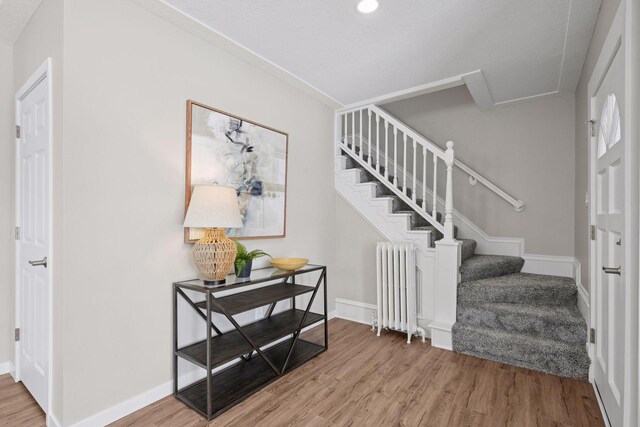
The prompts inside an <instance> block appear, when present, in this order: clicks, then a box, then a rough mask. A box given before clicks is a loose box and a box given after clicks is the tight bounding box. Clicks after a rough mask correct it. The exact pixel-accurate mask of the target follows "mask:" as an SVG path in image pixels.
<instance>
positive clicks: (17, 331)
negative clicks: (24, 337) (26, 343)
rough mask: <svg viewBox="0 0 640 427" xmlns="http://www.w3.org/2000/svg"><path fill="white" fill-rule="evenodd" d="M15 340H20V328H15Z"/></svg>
mask: <svg viewBox="0 0 640 427" xmlns="http://www.w3.org/2000/svg"><path fill="white" fill-rule="evenodd" d="M15 339H16V341H20V328H16V336H15Z"/></svg>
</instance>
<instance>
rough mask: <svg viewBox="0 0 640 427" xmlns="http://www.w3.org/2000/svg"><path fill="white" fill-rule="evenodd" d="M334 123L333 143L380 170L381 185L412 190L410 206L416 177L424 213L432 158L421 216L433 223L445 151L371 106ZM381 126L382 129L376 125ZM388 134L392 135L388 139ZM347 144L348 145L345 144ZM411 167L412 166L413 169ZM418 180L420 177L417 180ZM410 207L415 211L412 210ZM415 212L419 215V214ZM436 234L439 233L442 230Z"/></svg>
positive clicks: (472, 179)
mask: <svg viewBox="0 0 640 427" xmlns="http://www.w3.org/2000/svg"><path fill="white" fill-rule="evenodd" d="M338 119H339V120H338V123H339V128H340V130H339V135H338V138H337V140H338V141H339V142H340V143H346V144H343V145H350V146H351V147H350V149H351V151H352V152H358V154H357V155H358V157H359V158H360V159H361V160H363V159H364V158H367V160H366V163H367V164H368V165H369V166H371V165H374V166H375V169H376V171H379V170H380V168H381V167H383V168H384V174H382V175H383V176H384V178H385V181H384V182H385V184H386V183H387V182H389V180H388V177H390V176H393V177H394V180H393V182H391V183H392V184H393V185H394V186H395V187H399V188H401V190H402V192H403V193H404V194H408V192H407V189H410V190H412V197H410V198H411V199H412V201H414V202H415V200H413V199H414V198H417V197H418V194H417V193H416V191H414V190H416V188H415V187H416V176H417V177H418V181H417V183H418V184H420V185H421V186H422V204H421V207H422V210H424V211H425V212H426V211H427V208H426V206H427V200H426V193H427V185H425V184H427V169H428V166H427V157H428V155H427V153H430V154H431V155H432V156H433V166H430V167H432V170H433V179H432V180H431V182H430V183H428V184H430V185H428V188H431V189H433V190H434V191H433V192H432V196H433V200H432V201H431V207H432V210H431V211H430V212H428V213H429V217H426V216H425V218H426V219H427V220H428V221H429V222H431V223H433V222H432V221H433V219H434V218H436V215H437V213H436V198H437V191H436V190H437V184H438V174H437V173H438V161H439V160H442V161H443V162H445V164H446V161H445V160H444V159H445V154H446V151H443V150H442V149H440V147H438V146H437V145H435V144H434V143H433V142H431V141H429V140H428V139H427V138H425V137H424V136H422V135H420V134H419V133H417V132H416V131H414V130H413V129H411V128H410V127H409V126H407V125H405V124H404V123H402V122H401V121H400V120H398V119H396V118H395V117H393V116H392V115H390V114H389V113H387V112H386V111H384V110H383V109H381V108H380V107H377V106H375V105H367V106H363V107H359V108H354V109H351V110H345V111H339V112H338ZM381 122H382V125H381V124H380V123H381ZM363 126H364V127H363ZM381 130H382V131H383V133H384V139H383V141H380V131H381ZM389 133H392V136H391V138H390V137H389ZM398 134H400V135H398ZM349 141H350V142H351V143H349ZM389 144H392V145H393V148H392V149H391V148H390V147H389ZM408 144H409V145H408ZM398 145H400V155H401V156H400V158H398ZM407 150H409V156H411V152H413V158H412V160H411V161H410V164H409V165H408V167H407V164H406V163H407ZM347 151H348V150H347ZM416 151H417V153H418V156H416ZM419 154H422V171H416V167H417V165H416V161H417V163H418V164H420V160H419V157H420V155H419ZM372 155H373V158H372ZM382 155H384V159H383V163H382V164H380V162H379V157H381V156H382ZM390 156H393V157H391V159H390V158H389V157H390ZM411 163H413V165H412V164H411ZM389 164H391V165H392V170H393V175H391V170H390V169H389ZM453 165H454V166H456V167H457V168H459V169H460V170H461V171H463V172H464V173H466V174H467V175H468V177H469V183H470V184H471V185H475V184H476V183H478V182H479V183H481V184H482V185H484V186H485V187H486V188H488V189H489V190H491V191H492V192H493V193H495V194H496V195H498V196H499V197H500V198H502V199H503V200H504V201H506V202H507V203H509V204H510V205H511V206H513V208H514V210H515V211H516V212H522V211H523V210H524V206H525V205H524V202H523V201H522V200H520V199H517V198H515V197H513V196H511V195H509V194H508V193H507V192H506V191H504V190H502V189H501V188H500V187H498V186H497V185H495V184H494V183H492V182H491V181H489V180H488V179H487V178H485V177H484V176H482V175H480V174H479V173H478V172H476V171H475V170H473V169H472V168H470V167H469V166H467V165H466V164H465V163H463V162H462V161H460V160H459V159H456V158H454V160H453ZM398 167H400V168H401V170H402V176H400V177H398ZM408 171H412V172H413V179H412V181H413V183H411V182H409V183H407V173H408ZM447 172H448V171H447ZM420 176H421V177H422V179H421V180H420ZM376 178H377V177H376ZM411 184H413V185H411ZM448 184H449V181H447V183H446V185H448ZM445 188H446V187H445ZM445 191H446V189H445ZM403 200H404V199H403ZM411 206H412V207H413V208H415V206H413V205H411ZM418 212H419V213H420V214H422V212H420V211H418ZM423 216H424V215H423ZM434 225H435V224H434ZM440 231H441V232H443V230H440Z"/></svg>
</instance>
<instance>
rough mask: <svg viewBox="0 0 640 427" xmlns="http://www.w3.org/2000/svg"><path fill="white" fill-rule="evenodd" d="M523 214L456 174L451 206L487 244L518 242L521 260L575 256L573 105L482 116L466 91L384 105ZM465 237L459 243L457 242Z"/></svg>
mask: <svg viewBox="0 0 640 427" xmlns="http://www.w3.org/2000/svg"><path fill="white" fill-rule="evenodd" d="M383 108H384V109H385V110H387V111H388V112H389V113H391V114H392V115H394V116H395V117H397V118H398V119H400V120H401V121H403V122H405V123H406V124H408V125H409V126H411V127H412V128H414V129H415V130H416V131H418V132H419V133H421V134H422V135H424V136H426V137H427V138H429V139H430V140H431V141H433V142H434V143H436V144H438V145H439V146H441V147H443V148H444V147H445V143H446V141H448V140H452V141H454V143H455V152H456V157H457V158H459V159H460V160H462V161H463V162H464V163H466V164H467V165H468V166H470V167H471V168H473V169H475V170H476V171H477V172H479V173H480V174H481V175H483V176H485V177H486V178H488V179H489V180H490V181H492V182H494V183H495V184H496V185H498V186H499V187H501V188H502V189H504V190H505V191H506V192H507V193H509V194H511V195H512V196H514V197H516V198H519V199H522V200H523V201H524V202H525V204H526V208H525V210H524V211H523V212H521V213H517V212H515V211H514V210H513V207H512V206H511V205H510V204H508V203H507V202H505V201H504V200H502V199H501V198H499V197H498V196H497V195H496V194H494V193H493V192H491V191H490V190H488V189H486V188H485V187H483V186H482V185H480V184H478V185H475V186H470V185H469V184H468V181H467V176H466V175H465V174H464V173H462V172H461V171H460V170H459V169H457V168H456V169H455V172H454V206H455V208H456V209H457V210H458V211H459V212H460V213H461V214H463V215H464V216H466V217H467V218H469V219H470V220H471V221H473V222H474V223H475V224H476V225H478V226H479V227H480V228H481V229H483V230H484V231H485V232H486V233H488V234H489V235H490V236H495V237H523V238H525V239H526V252H527V253H534V254H544V255H563V256H572V255H573V216H574V215H573V209H574V185H573V181H574V164H573V163H574V143H573V142H574V140H575V137H574V126H573V123H574V97H573V94H561V95H558V96H549V97H545V98H541V99H538V100H532V101H529V102H526V103H522V104H515V105H510V106H504V107H501V108H495V109H490V110H485V111H481V110H479V109H478V107H477V106H476V105H475V103H474V101H473V98H472V97H471V95H470V94H469V92H468V90H467V89H466V87H465V86H459V87H455V88H451V89H447V90H444V91H441V92H438V93H433V94H428V95H423V96H419V97H415V98H411V99H407V100H403V101H398V102H395V103H391V104H387V105H384V107H383ZM463 237H464V236H463Z"/></svg>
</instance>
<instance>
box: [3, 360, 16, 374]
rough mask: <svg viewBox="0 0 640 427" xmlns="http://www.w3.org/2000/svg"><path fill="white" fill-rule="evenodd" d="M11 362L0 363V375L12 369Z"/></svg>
mask: <svg viewBox="0 0 640 427" xmlns="http://www.w3.org/2000/svg"><path fill="white" fill-rule="evenodd" d="M11 365H12V363H11V362H4V363H0V375H4V374H9V373H11V372H12V371H13V366H11Z"/></svg>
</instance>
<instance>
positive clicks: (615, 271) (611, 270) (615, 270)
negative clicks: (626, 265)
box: [602, 266, 622, 276]
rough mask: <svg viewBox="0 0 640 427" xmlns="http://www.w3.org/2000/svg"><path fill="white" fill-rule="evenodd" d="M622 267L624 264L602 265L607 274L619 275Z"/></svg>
mask: <svg viewBox="0 0 640 427" xmlns="http://www.w3.org/2000/svg"><path fill="white" fill-rule="evenodd" d="M621 269H622V266H620V267H615V268H614V267H602V271H604V272H605V273H607V274H617V275H618V276H619V275H620V272H621V271H620V270H621Z"/></svg>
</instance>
